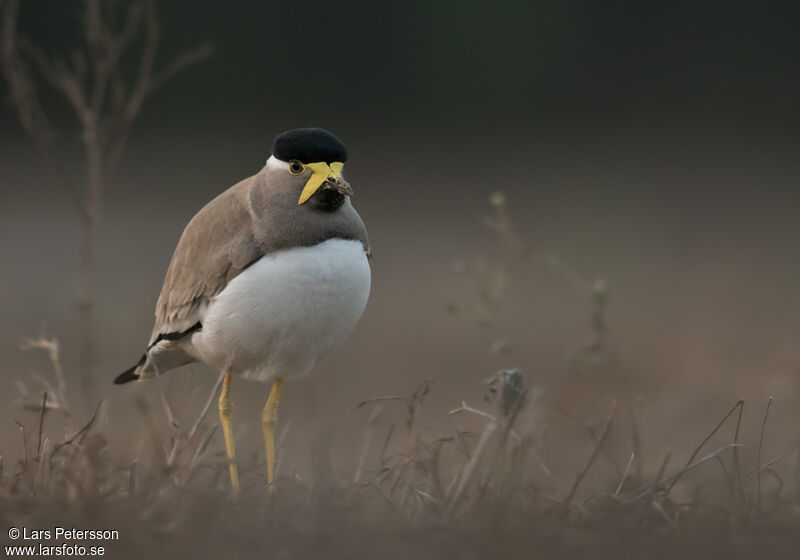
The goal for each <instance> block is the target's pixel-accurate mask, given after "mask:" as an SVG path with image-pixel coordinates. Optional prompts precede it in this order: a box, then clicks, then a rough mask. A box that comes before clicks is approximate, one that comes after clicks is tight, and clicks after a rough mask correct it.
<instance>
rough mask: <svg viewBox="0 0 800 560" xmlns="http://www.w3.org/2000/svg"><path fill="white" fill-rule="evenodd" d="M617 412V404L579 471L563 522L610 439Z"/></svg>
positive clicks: (563, 513)
mask: <svg viewBox="0 0 800 560" xmlns="http://www.w3.org/2000/svg"><path fill="white" fill-rule="evenodd" d="M616 412H617V402H616V401H614V403H613V404H612V405H611V412H609V413H608V416H606V420H605V422H604V424H603V431H602V432H601V434H600V437H599V438H598V440H597V443H596V444H595V446H594V448H593V449H592V453H591V454H590V455H589V457H588V459H586V463H585V464H584V465H583V468H582V469H581V470H580V471H578V476H576V477H575V482H573V483H572V487H571V488H570V489H569V494H567V498H566V499H565V500H564V505H563V508H562V510H561V520H562V521H565V520H566V519H567V516H568V515H569V507H570V504H571V503H572V500H573V498H574V497H575V493H576V492H577V491H578V486H580V484H581V481H582V480H583V478H584V477H585V476H586V473H587V472H589V469H590V468H591V466H592V463H594V460H595V459H596V458H597V454H598V453H599V452H600V448H601V447H602V446H603V443H604V442H605V441H606V438H607V437H608V433H609V431H610V430H611V422H612V420H613V419H614V414H616Z"/></svg>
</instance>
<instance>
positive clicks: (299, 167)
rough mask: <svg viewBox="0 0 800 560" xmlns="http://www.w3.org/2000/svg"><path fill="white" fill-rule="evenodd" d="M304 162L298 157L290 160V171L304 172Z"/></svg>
mask: <svg viewBox="0 0 800 560" xmlns="http://www.w3.org/2000/svg"><path fill="white" fill-rule="evenodd" d="M303 169H304V167H303V164H302V163H300V162H299V161H297V160H296V159H292V160H289V172H290V173H291V174H292V175H300V174H301V173H302V172H303Z"/></svg>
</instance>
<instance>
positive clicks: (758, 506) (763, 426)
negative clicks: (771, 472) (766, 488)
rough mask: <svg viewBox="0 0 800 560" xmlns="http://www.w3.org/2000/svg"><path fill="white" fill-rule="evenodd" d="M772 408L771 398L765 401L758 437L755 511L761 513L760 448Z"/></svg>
mask: <svg viewBox="0 0 800 560" xmlns="http://www.w3.org/2000/svg"><path fill="white" fill-rule="evenodd" d="M771 407H772V397H770V398H769V399H768V400H767V406H766V408H765V409H764V417H763V418H762V419H761V433H760V434H759V436H758V459H757V461H758V463H757V464H758V469H757V470H756V487H757V491H756V509H757V510H758V511H761V470H762V469H761V448H762V447H763V445H764V430H765V429H766V426H767V418H768V417H769V409H770V408H771Z"/></svg>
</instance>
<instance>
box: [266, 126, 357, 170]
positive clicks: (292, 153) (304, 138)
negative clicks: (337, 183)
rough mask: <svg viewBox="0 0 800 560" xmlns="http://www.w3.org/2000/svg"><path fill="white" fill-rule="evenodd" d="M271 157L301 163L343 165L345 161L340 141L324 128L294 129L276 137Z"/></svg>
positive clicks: (345, 151) (344, 153) (345, 157)
mask: <svg viewBox="0 0 800 560" xmlns="http://www.w3.org/2000/svg"><path fill="white" fill-rule="evenodd" d="M272 155H273V156H275V157H276V158H278V159H281V160H283V161H289V160H290V159H297V160H300V161H301V162H302V163H314V162H317V161H324V162H325V163H332V162H334V161H340V162H342V163H344V162H345V161H346V160H347V150H345V149H344V144H342V141H341V140H339V139H338V138H337V137H336V136H335V135H334V134H333V133H332V132H328V131H327V130H325V129H324V128H295V129H294V130H288V131H286V132H284V133H282V134H279V135H277V136H276V137H275V140H274V141H273V143H272Z"/></svg>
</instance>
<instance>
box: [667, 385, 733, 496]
mask: <svg viewBox="0 0 800 560" xmlns="http://www.w3.org/2000/svg"><path fill="white" fill-rule="evenodd" d="M742 406H744V400H739V401H738V402H737V403H736V404H735V405H733V408H731V409H730V410H729V411H728V413H727V414H725V416H723V417H722V420H720V421H719V423H718V424H717V425H716V426H715V427H714V429H713V430H711V433H709V434H708V435H707V436H706V437H705V439H704V440H703V441H701V442H700V445H698V446H697V447H696V448H695V450H694V452H693V453H692V455H691V456H690V457H689V460H688V461H686V465H685V466H686V467H688V466H689V465H691V464H692V461H694V458H695V457H697V455H698V453H700V450H701V449H703V446H704V445H705V444H706V443H708V441H709V440H710V439H711V438H712V437H714V435H715V434H716V433H717V432H718V431H719V429H720V428H721V427H722V425H723V424H725V421H726V420H727V419H728V418H730V416H731V414H733V413H734V412H735V411H736V409H737V408H739V409H741V407H742ZM679 472H685V471H679ZM678 480H680V476H678V477H676V478H674V479H673V480H672V482H671V483H670V485H669V487H668V488H667V493H669V491H670V490H672V487H673V486H675V484H676V483H677V482H678Z"/></svg>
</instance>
